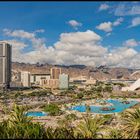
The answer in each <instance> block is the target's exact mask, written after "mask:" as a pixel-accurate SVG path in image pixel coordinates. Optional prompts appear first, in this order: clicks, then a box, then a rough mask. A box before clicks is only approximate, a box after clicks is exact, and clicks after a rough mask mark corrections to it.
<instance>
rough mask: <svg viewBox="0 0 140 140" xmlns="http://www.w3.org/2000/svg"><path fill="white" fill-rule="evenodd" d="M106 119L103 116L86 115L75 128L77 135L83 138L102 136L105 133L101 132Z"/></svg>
mask: <svg viewBox="0 0 140 140" xmlns="http://www.w3.org/2000/svg"><path fill="white" fill-rule="evenodd" d="M104 122H105V120H104V119H103V118H99V117H97V116H96V117H95V118H91V117H90V116H88V117H84V121H81V122H80V123H79V124H78V125H77V127H76V130H75V136H80V137H81V138H102V137H103V135H102V134H101V133H100V132H101V130H102V129H103V124H104Z"/></svg>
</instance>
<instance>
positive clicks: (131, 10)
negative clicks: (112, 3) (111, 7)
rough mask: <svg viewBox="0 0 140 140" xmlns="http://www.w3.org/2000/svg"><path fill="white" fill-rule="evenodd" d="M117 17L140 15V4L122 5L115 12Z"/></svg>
mask: <svg viewBox="0 0 140 140" xmlns="http://www.w3.org/2000/svg"><path fill="white" fill-rule="evenodd" d="M114 14H115V15H116V16H133V15H139V14H140V4H139V3H134V2H133V3H132V2H131V3H123V4H122V3H121V4H119V5H118V6H117V8H116V9H115V11H114Z"/></svg>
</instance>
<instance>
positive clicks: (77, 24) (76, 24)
mask: <svg viewBox="0 0 140 140" xmlns="http://www.w3.org/2000/svg"><path fill="white" fill-rule="evenodd" d="M68 24H69V25H70V26H71V27H73V28H74V29H75V30H77V29H78V27H80V26H82V23H80V22H78V21H76V20H70V21H68Z"/></svg>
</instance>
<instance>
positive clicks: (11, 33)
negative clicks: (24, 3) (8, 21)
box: [3, 29, 35, 39]
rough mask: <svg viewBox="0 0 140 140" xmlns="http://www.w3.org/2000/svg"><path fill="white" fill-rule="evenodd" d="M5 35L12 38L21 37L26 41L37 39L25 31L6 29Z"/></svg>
mask: <svg viewBox="0 0 140 140" xmlns="http://www.w3.org/2000/svg"><path fill="white" fill-rule="evenodd" d="M3 31H4V34H5V35H8V36H11V37H19V38H24V39H31V38H34V37H35V34H34V33H29V32H25V31H24V30H14V31H11V30H9V29H4V30H3Z"/></svg>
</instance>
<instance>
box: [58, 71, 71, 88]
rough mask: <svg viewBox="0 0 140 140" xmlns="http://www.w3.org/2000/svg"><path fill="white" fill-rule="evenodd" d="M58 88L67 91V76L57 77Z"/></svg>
mask: <svg viewBox="0 0 140 140" xmlns="http://www.w3.org/2000/svg"><path fill="white" fill-rule="evenodd" d="M59 88H60V89H68V88H69V76H68V75H67V74H64V73H63V74H60V75H59Z"/></svg>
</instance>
